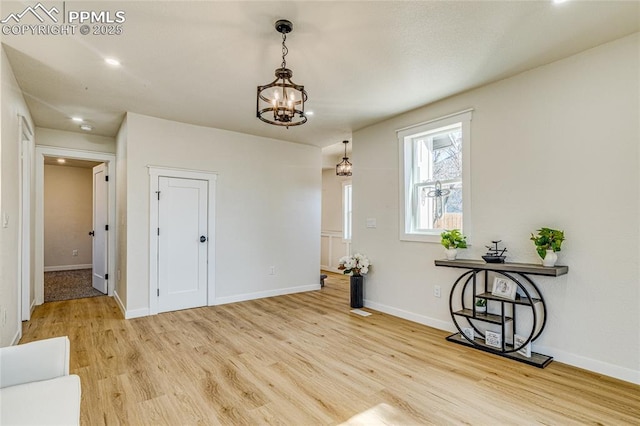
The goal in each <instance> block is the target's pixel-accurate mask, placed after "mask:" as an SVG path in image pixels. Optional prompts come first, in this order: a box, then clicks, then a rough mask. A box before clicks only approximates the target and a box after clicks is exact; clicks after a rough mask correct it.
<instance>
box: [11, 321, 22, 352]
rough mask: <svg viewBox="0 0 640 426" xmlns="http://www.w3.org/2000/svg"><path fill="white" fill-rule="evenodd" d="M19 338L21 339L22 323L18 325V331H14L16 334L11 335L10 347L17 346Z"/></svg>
mask: <svg viewBox="0 0 640 426" xmlns="http://www.w3.org/2000/svg"><path fill="white" fill-rule="evenodd" d="M21 337H22V321H20V322H19V323H18V329H17V330H16V334H14V335H13V339H11V345H10V346H15V345H17V344H18V342H19V341H20V338H21Z"/></svg>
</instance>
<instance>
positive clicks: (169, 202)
mask: <svg viewBox="0 0 640 426" xmlns="http://www.w3.org/2000/svg"><path fill="white" fill-rule="evenodd" d="M158 179H159V180H158V189H159V193H158V197H159V200H158V311H159V312H167V311H175V310H179V309H187V308H195V307H199V306H205V305H206V304H207V250H208V235H207V218H208V205H209V202H208V182H207V181H205V180H198V179H183V178H175V177H165V176H159V177H158Z"/></svg>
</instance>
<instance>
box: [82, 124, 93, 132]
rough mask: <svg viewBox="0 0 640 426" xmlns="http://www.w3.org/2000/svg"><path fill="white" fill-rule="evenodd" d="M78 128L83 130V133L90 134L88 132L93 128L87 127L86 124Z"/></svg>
mask: <svg viewBox="0 0 640 426" xmlns="http://www.w3.org/2000/svg"><path fill="white" fill-rule="evenodd" d="M80 128H81V129H82V130H84V131H85V132H90V131H92V130H93V127H91V126H89V125H88V124H83V125H81V126H80Z"/></svg>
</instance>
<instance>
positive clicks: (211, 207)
mask: <svg viewBox="0 0 640 426" xmlns="http://www.w3.org/2000/svg"><path fill="white" fill-rule="evenodd" d="M147 168H148V169H149V170H148V171H149V314H150V315H157V314H158V296H157V295H158V255H159V253H158V232H157V229H158V197H157V192H158V190H159V184H158V179H159V178H160V177H161V176H162V177H171V178H182V179H196V180H205V181H207V182H208V185H207V187H208V193H207V196H208V205H207V235H208V239H209V245H208V250H207V306H213V305H214V304H215V270H216V267H215V259H216V257H215V236H216V231H215V224H216V220H215V217H216V181H217V179H218V174H217V173H215V172H206V171H200V170H188V169H176V168H169V167H160V166H147Z"/></svg>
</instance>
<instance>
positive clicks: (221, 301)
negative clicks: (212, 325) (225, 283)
mask: <svg viewBox="0 0 640 426" xmlns="http://www.w3.org/2000/svg"><path fill="white" fill-rule="evenodd" d="M317 290H320V283H318V284H309V285H303V286H298V287H289V288H281V289H277V290H269V291H259V292H255V293H245V294H238V295H235V296H228V297H220V298H218V299H216V300H215V304H216V305H225V304H227V303H237V302H244V301H247V300H255V299H264V298H266V297H275V296H283V295H285V294H293V293H305V292H308V291H317Z"/></svg>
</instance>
